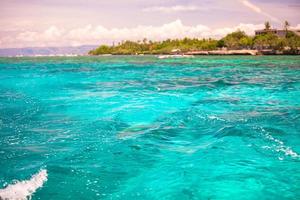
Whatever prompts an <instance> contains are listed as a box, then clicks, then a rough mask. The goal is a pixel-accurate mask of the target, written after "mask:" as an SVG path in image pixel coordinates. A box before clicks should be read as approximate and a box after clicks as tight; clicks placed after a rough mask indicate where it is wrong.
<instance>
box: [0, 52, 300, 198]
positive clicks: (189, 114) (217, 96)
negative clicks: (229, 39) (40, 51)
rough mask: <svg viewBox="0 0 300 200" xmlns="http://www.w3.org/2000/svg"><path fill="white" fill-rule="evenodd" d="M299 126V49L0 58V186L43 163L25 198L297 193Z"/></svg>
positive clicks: (292, 195)
mask: <svg viewBox="0 0 300 200" xmlns="http://www.w3.org/2000/svg"><path fill="white" fill-rule="evenodd" d="M299 134H300V57H288V56H276V57H271V56H270V57H229V56H226V57H222V56H218V57H211V56H210V57H195V58H186V59H165V60H160V59H158V58H155V57H148V56H145V57H92V58H90V57H79V58H1V59H0V144H1V145H0V188H4V187H5V186H7V185H8V184H10V185H12V184H13V183H14V181H15V180H19V181H21V180H30V178H31V176H32V175H34V174H36V173H38V172H39V171H40V170H43V172H45V170H46V171H47V174H48V180H47V181H46V182H45V183H44V185H43V187H40V188H39V189H37V191H36V192H35V193H34V195H33V196H32V199H180V200H182V199H183V200H184V199H297V198H298V197H299V196H300V135H299ZM43 180H45V177H44V179H43Z"/></svg>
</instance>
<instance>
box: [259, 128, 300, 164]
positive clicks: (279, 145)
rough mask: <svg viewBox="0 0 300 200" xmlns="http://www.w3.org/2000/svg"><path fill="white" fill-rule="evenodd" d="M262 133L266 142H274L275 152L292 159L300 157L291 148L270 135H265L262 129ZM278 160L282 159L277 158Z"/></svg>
mask: <svg viewBox="0 0 300 200" xmlns="http://www.w3.org/2000/svg"><path fill="white" fill-rule="evenodd" d="M263 132H265V133H264V134H265V137H266V138H267V139H268V140H271V141H273V142H275V144H276V146H275V151H276V152H282V153H284V154H285V155H286V156H290V157H292V158H300V155H299V154H297V153H296V152H295V151H294V150H293V149H292V148H291V147H289V146H286V145H285V144H284V143H283V141H281V140H279V139H276V138H274V137H273V136H272V135H270V134H269V133H266V131H265V130H264V129H263ZM279 159H280V160H282V159H283V158H282V157H279Z"/></svg>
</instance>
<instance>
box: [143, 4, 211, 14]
mask: <svg viewBox="0 0 300 200" xmlns="http://www.w3.org/2000/svg"><path fill="white" fill-rule="evenodd" d="M204 9H205V8H203V7H200V6H194V5H175V6H156V7H149V8H144V9H143V11H144V12H163V13H172V12H186V11H199V10H204Z"/></svg>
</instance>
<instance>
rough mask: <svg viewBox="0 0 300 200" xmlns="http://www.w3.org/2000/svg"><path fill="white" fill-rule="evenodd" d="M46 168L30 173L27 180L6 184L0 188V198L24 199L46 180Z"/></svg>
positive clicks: (29, 196) (2, 199)
mask: <svg viewBox="0 0 300 200" xmlns="http://www.w3.org/2000/svg"><path fill="white" fill-rule="evenodd" d="M47 179H48V174H47V170H45V169H43V170H40V171H39V172H38V173H36V174H34V175H32V177H31V178H30V179H29V180H25V181H17V182H15V183H14V184H10V185H8V186H7V187H6V188H4V189H0V200H4V199H5V200H23V199H24V200H26V199H28V198H29V199H30V198H31V195H32V194H33V193H34V192H35V191H36V190H37V189H38V188H40V187H42V186H43V184H44V183H45V182H46V181H47Z"/></svg>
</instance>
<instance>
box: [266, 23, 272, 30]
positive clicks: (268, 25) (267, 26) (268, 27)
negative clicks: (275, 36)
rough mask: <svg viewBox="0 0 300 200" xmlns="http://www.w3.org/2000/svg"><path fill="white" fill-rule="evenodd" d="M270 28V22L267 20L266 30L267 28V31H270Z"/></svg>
mask: <svg viewBox="0 0 300 200" xmlns="http://www.w3.org/2000/svg"><path fill="white" fill-rule="evenodd" d="M270 29H271V25H270V22H268V21H266V22H265V30H266V31H269V30H270Z"/></svg>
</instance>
